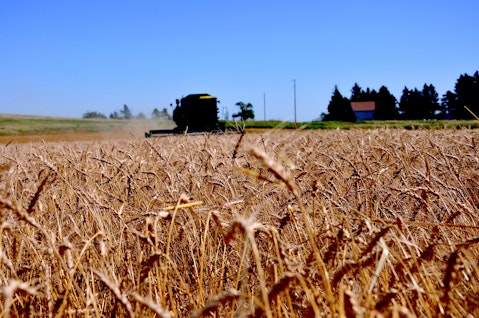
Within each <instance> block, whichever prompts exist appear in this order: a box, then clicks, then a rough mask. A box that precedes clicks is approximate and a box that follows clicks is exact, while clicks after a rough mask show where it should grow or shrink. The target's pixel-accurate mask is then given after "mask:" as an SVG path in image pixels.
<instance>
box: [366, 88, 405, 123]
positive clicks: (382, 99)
mask: <svg viewBox="0 0 479 318" xmlns="http://www.w3.org/2000/svg"><path fill="white" fill-rule="evenodd" d="M374 95H375V96H374V97H373V98H372V100H374V101H375V102H376V109H375V110H374V119H377V120H391V119H399V112H398V109H397V100H396V97H394V96H393V95H392V94H391V93H390V92H389V90H388V89H387V87H386V86H381V88H380V89H379V92H377V93H376V92H375V94H374Z"/></svg>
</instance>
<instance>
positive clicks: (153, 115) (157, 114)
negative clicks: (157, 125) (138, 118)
mask: <svg viewBox="0 0 479 318" xmlns="http://www.w3.org/2000/svg"><path fill="white" fill-rule="evenodd" d="M160 118H161V113H160V111H159V110H158V108H155V109H153V111H152V112H151V119H160Z"/></svg>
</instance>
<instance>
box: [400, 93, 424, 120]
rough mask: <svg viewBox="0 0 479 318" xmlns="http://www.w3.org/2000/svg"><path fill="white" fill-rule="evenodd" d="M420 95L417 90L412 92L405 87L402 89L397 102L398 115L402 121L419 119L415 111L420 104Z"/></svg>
mask: <svg viewBox="0 0 479 318" xmlns="http://www.w3.org/2000/svg"><path fill="white" fill-rule="evenodd" d="M420 95H421V93H420V92H419V91H418V90H417V89H414V91H412V90H409V89H408V88H407V87H404V89H403V91H402V95H401V99H400V100H399V113H400V114H401V118H402V119H418V118H419V115H418V113H417V109H418V104H419V102H420Z"/></svg>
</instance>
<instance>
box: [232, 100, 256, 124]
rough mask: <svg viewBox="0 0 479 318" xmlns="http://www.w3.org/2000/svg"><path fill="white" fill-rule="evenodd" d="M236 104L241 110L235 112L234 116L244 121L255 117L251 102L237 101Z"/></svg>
mask: <svg viewBox="0 0 479 318" xmlns="http://www.w3.org/2000/svg"><path fill="white" fill-rule="evenodd" d="M235 105H236V106H238V107H239V108H240V111H239V112H238V113H236V114H233V118H237V117H239V118H241V120H242V121H246V120H248V119H250V118H251V119H254V111H253V105H252V104H251V103H248V104H245V103H243V102H237V103H236V104H235Z"/></svg>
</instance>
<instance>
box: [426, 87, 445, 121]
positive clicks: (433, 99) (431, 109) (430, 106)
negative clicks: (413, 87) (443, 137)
mask: <svg viewBox="0 0 479 318" xmlns="http://www.w3.org/2000/svg"><path fill="white" fill-rule="evenodd" d="M438 96H439V95H438V94H437V92H436V88H435V87H434V86H433V85H432V84H429V85H427V84H424V86H423V88H422V107H423V108H424V112H425V118H426V119H432V118H437V117H439V116H440V114H441V105H440V104H439V98H438Z"/></svg>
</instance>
